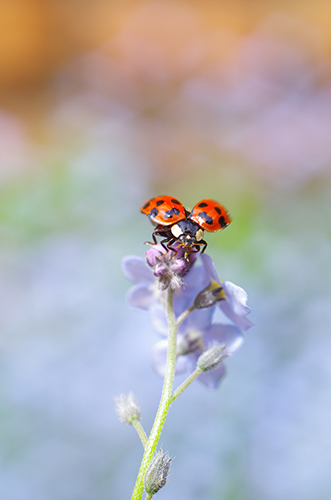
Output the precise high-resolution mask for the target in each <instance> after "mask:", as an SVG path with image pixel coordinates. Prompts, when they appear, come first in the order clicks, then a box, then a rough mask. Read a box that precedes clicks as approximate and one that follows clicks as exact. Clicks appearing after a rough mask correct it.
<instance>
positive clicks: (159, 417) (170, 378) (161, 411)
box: [131, 288, 177, 500]
mask: <svg viewBox="0 0 331 500" xmlns="http://www.w3.org/2000/svg"><path fill="white" fill-rule="evenodd" d="M172 299H173V291H172V290H171V289H170V288H169V289H168V298H167V319H168V327H169V338H168V352H167V364H166V372H165V376H164V382H163V389H162V395H161V400H160V404H159V408H158V411H157V414H156V417H155V420H154V424H153V427H152V430H151V433H150V436H149V438H148V441H147V445H146V448H145V453H144V456H143V458H142V461H141V465H140V469H139V472H138V476H137V480H136V484H135V487H134V490H133V493H132V499H131V500H141V497H142V494H143V491H144V477H145V474H146V470H147V468H148V466H149V464H150V462H151V460H152V458H153V456H154V453H155V451H156V447H157V444H158V442H159V439H160V435H161V432H162V429H163V426H164V422H165V419H166V417H167V414H168V411H169V408H170V405H171V402H172V388H173V384H174V376H175V368H176V339H177V322H176V317H175V314H174V310H173V305H172Z"/></svg>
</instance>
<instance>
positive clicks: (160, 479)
mask: <svg viewBox="0 0 331 500" xmlns="http://www.w3.org/2000/svg"><path fill="white" fill-rule="evenodd" d="M171 460H172V459H171V458H170V457H169V455H168V453H163V451H162V450H159V451H158V452H157V453H156V455H154V457H153V459H152V461H151V463H150V466H149V467H148V469H147V471H146V474H145V481H144V485H145V490H146V492H147V494H148V495H155V493H157V492H158V491H159V490H160V489H161V488H163V486H164V485H165V484H166V482H167V477H168V472H169V468H170V464H171Z"/></svg>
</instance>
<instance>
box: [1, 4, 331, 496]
mask: <svg viewBox="0 0 331 500" xmlns="http://www.w3.org/2000/svg"><path fill="white" fill-rule="evenodd" d="M330 22H331V4H330V2H329V1H326V0H315V1H314V2H312V1H308V0H302V1H301V2H297V1H295V0H287V1H282V0H281V1H279V0H278V1H277V2H276V1H275V0H268V1H263V0H251V1H247V0H232V1H231V2H229V1H223V0H221V1H211V0H205V1H204V2H199V1H196V0H183V1H172V0H167V1H166V0H156V1H146V0H141V1H132V0H131V1H130V0H124V1H122V2H115V1H114V0H93V1H92V0H65V1H64V0H2V1H1V6H0V241H1V248H0V303H1V306H0V310H1V313H0V324H1V334H0V491H1V498H3V499H5V500H44V499H45V498H47V499H48V500H92V499H95V498H98V500H106V499H107V500H108V499H112V500H117V499H118V500H121V499H126V498H130V496H131V491H132V488H133V485H134V482H135V477H136V473H137V470H138V467H139V463H140V459H141V456H142V447H141V444H140V442H139V441H138V438H137V436H136V435H135V433H134V431H133V430H132V429H131V428H128V427H126V426H124V425H122V424H120V423H119V422H118V420H117V417H116V415H115V412H114V403H113V398H114V397H115V396H116V395H118V394H120V393H127V392H129V391H130V390H132V391H133V392H134V394H135V396H136V398H137V399H138V401H139V402H140V405H141V407H142V410H143V424H144V425H145V427H146V430H149V429H150V426H151V424H152V421H153V418H154V414H155V411H156V408H157V405H158V400H159V395H160V390H161V387H162V380H161V379H159V378H158V376H157V375H155V374H154V373H153V371H152V368H151V364H150V350H151V347H152V345H153V344H154V343H155V342H156V341H157V340H158V339H157V338H156V335H155V334H154V333H153V331H152V328H151V325H150V322H149V318H148V315H147V314H145V313H144V312H142V311H139V310H133V309H130V308H129V307H128V306H127V304H126V302H125V294H126V292H127V290H128V288H129V286H130V284H129V283H128V282H127V281H126V280H125V278H124V277H123V276H122V273H121V259H122V258H123V257H124V256H125V255H127V254H136V255H141V256H143V255H144V251H145V247H144V246H143V242H144V241H145V240H146V239H148V238H150V233H151V229H152V227H151V225H150V223H149V221H148V220H147V218H146V217H144V216H142V215H141V214H140V212H139V207H140V206H141V204H142V203H143V202H144V201H145V200H146V199H147V198H150V197H152V196H154V195H159V194H170V195H173V196H176V197H178V198H179V199H180V200H181V201H182V202H183V203H184V204H185V205H186V206H188V207H192V206H193V205H194V204H195V203H196V202H197V201H199V200H200V199H202V198H205V197H207V198H214V199H216V200H218V201H219V202H221V203H222V204H224V205H225V206H226V207H227V208H228V210H229V211H230V213H231V215H232V217H233V222H232V224H231V225H230V226H229V228H227V229H226V231H224V232H221V233H217V234H213V235H212V234H211V235H207V240H208V242H209V245H208V253H209V255H211V257H212V258H213V259H214V261H215V264H216V267H217V269H218V272H219V275H220V277H221V278H222V279H227V280H230V281H233V282H234V283H236V284H238V285H240V286H242V287H244V288H245V289H246V290H247V292H248V294H249V305H250V306H251V308H252V314H251V319H252V321H253V322H254V323H255V325H256V326H255V327H254V328H253V329H252V330H250V331H249V332H248V334H247V338H246V342H245V344H244V346H243V347H242V348H241V350H240V352H239V353H237V354H236V355H235V356H234V357H233V358H231V359H229V360H228V361H227V368H228V376H227V377H226V379H225V380H224V381H223V383H222V384H221V387H220V388H219V390H218V391H217V392H209V391H207V390H206V389H205V388H204V387H203V386H202V385H199V383H195V384H193V385H192V386H191V387H190V388H189V389H188V390H187V392H186V393H184V394H183V395H182V396H181V398H179V400H178V401H176V403H175V404H174V405H173V407H172V409H171V412H170V414H169V418H168V421H167V425H166V427H165V431H164V434H163V436H162V439H161V445H162V446H163V448H164V449H165V450H167V451H168V452H169V454H170V455H171V456H173V457H175V460H174V462H173V473H172V474H171V476H170V479H169V481H168V484H167V486H166V488H164V489H163V490H162V491H161V492H160V493H159V494H158V498H160V500H162V499H164V500H168V499H169V500H170V499H174V498H176V499H181V500H251V499H252V500H253V499H254V500H280V499H281V500H290V499H291V500H293V498H300V500H327V499H328V498H329V494H330V488H331V479H330V465H331V432H330V421H331V398H330V382H331V364H330V355H331V338H330V334H329V332H330V326H329V325H330V321H331V307H330V295H331V294H330V278H331V268H330V251H331V241H330V236H331V234H330V219H331V210H330V196H331V170H330V165H331V71H330V55H331V30H330ZM180 381H181V380H179V381H178V382H180Z"/></svg>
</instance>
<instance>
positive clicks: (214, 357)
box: [197, 343, 227, 372]
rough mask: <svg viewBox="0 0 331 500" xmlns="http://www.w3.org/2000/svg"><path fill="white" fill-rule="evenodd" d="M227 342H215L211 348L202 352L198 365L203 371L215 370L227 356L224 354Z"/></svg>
mask: <svg viewBox="0 0 331 500" xmlns="http://www.w3.org/2000/svg"><path fill="white" fill-rule="evenodd" d="M225 347H226V346H225V344H223V345H221V344H218V343H215V344H213V345H212V346H211V347H210V348H209V349H207V350H206V351H205V352H203V353H202V354H201V356H200V357H199V359H198V362H197V365H198V367H199V368H200V370H202V371H203V372H207V371H209V370H214V368H216V367H217V365H219V364H220V362H221V361H222V360H223V359H224V358H226V357H227V356H226V355H224V354H223V351H224V349H225Z"/></svg>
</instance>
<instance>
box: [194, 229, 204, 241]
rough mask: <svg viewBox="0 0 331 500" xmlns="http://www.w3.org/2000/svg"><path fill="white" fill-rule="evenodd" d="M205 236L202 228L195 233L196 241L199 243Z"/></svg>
mask: <svg viewBox="0 0 331 500" xmlns="http://www.w3.org/2000/svg"><path fill="white" fill-rule="evenodd" d="M203 235H204V230H203V229H201V228H200V229H198V230H197V232H196V233H195V239H196V240H197V241H200V240H202V238H203Z"/></svg>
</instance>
